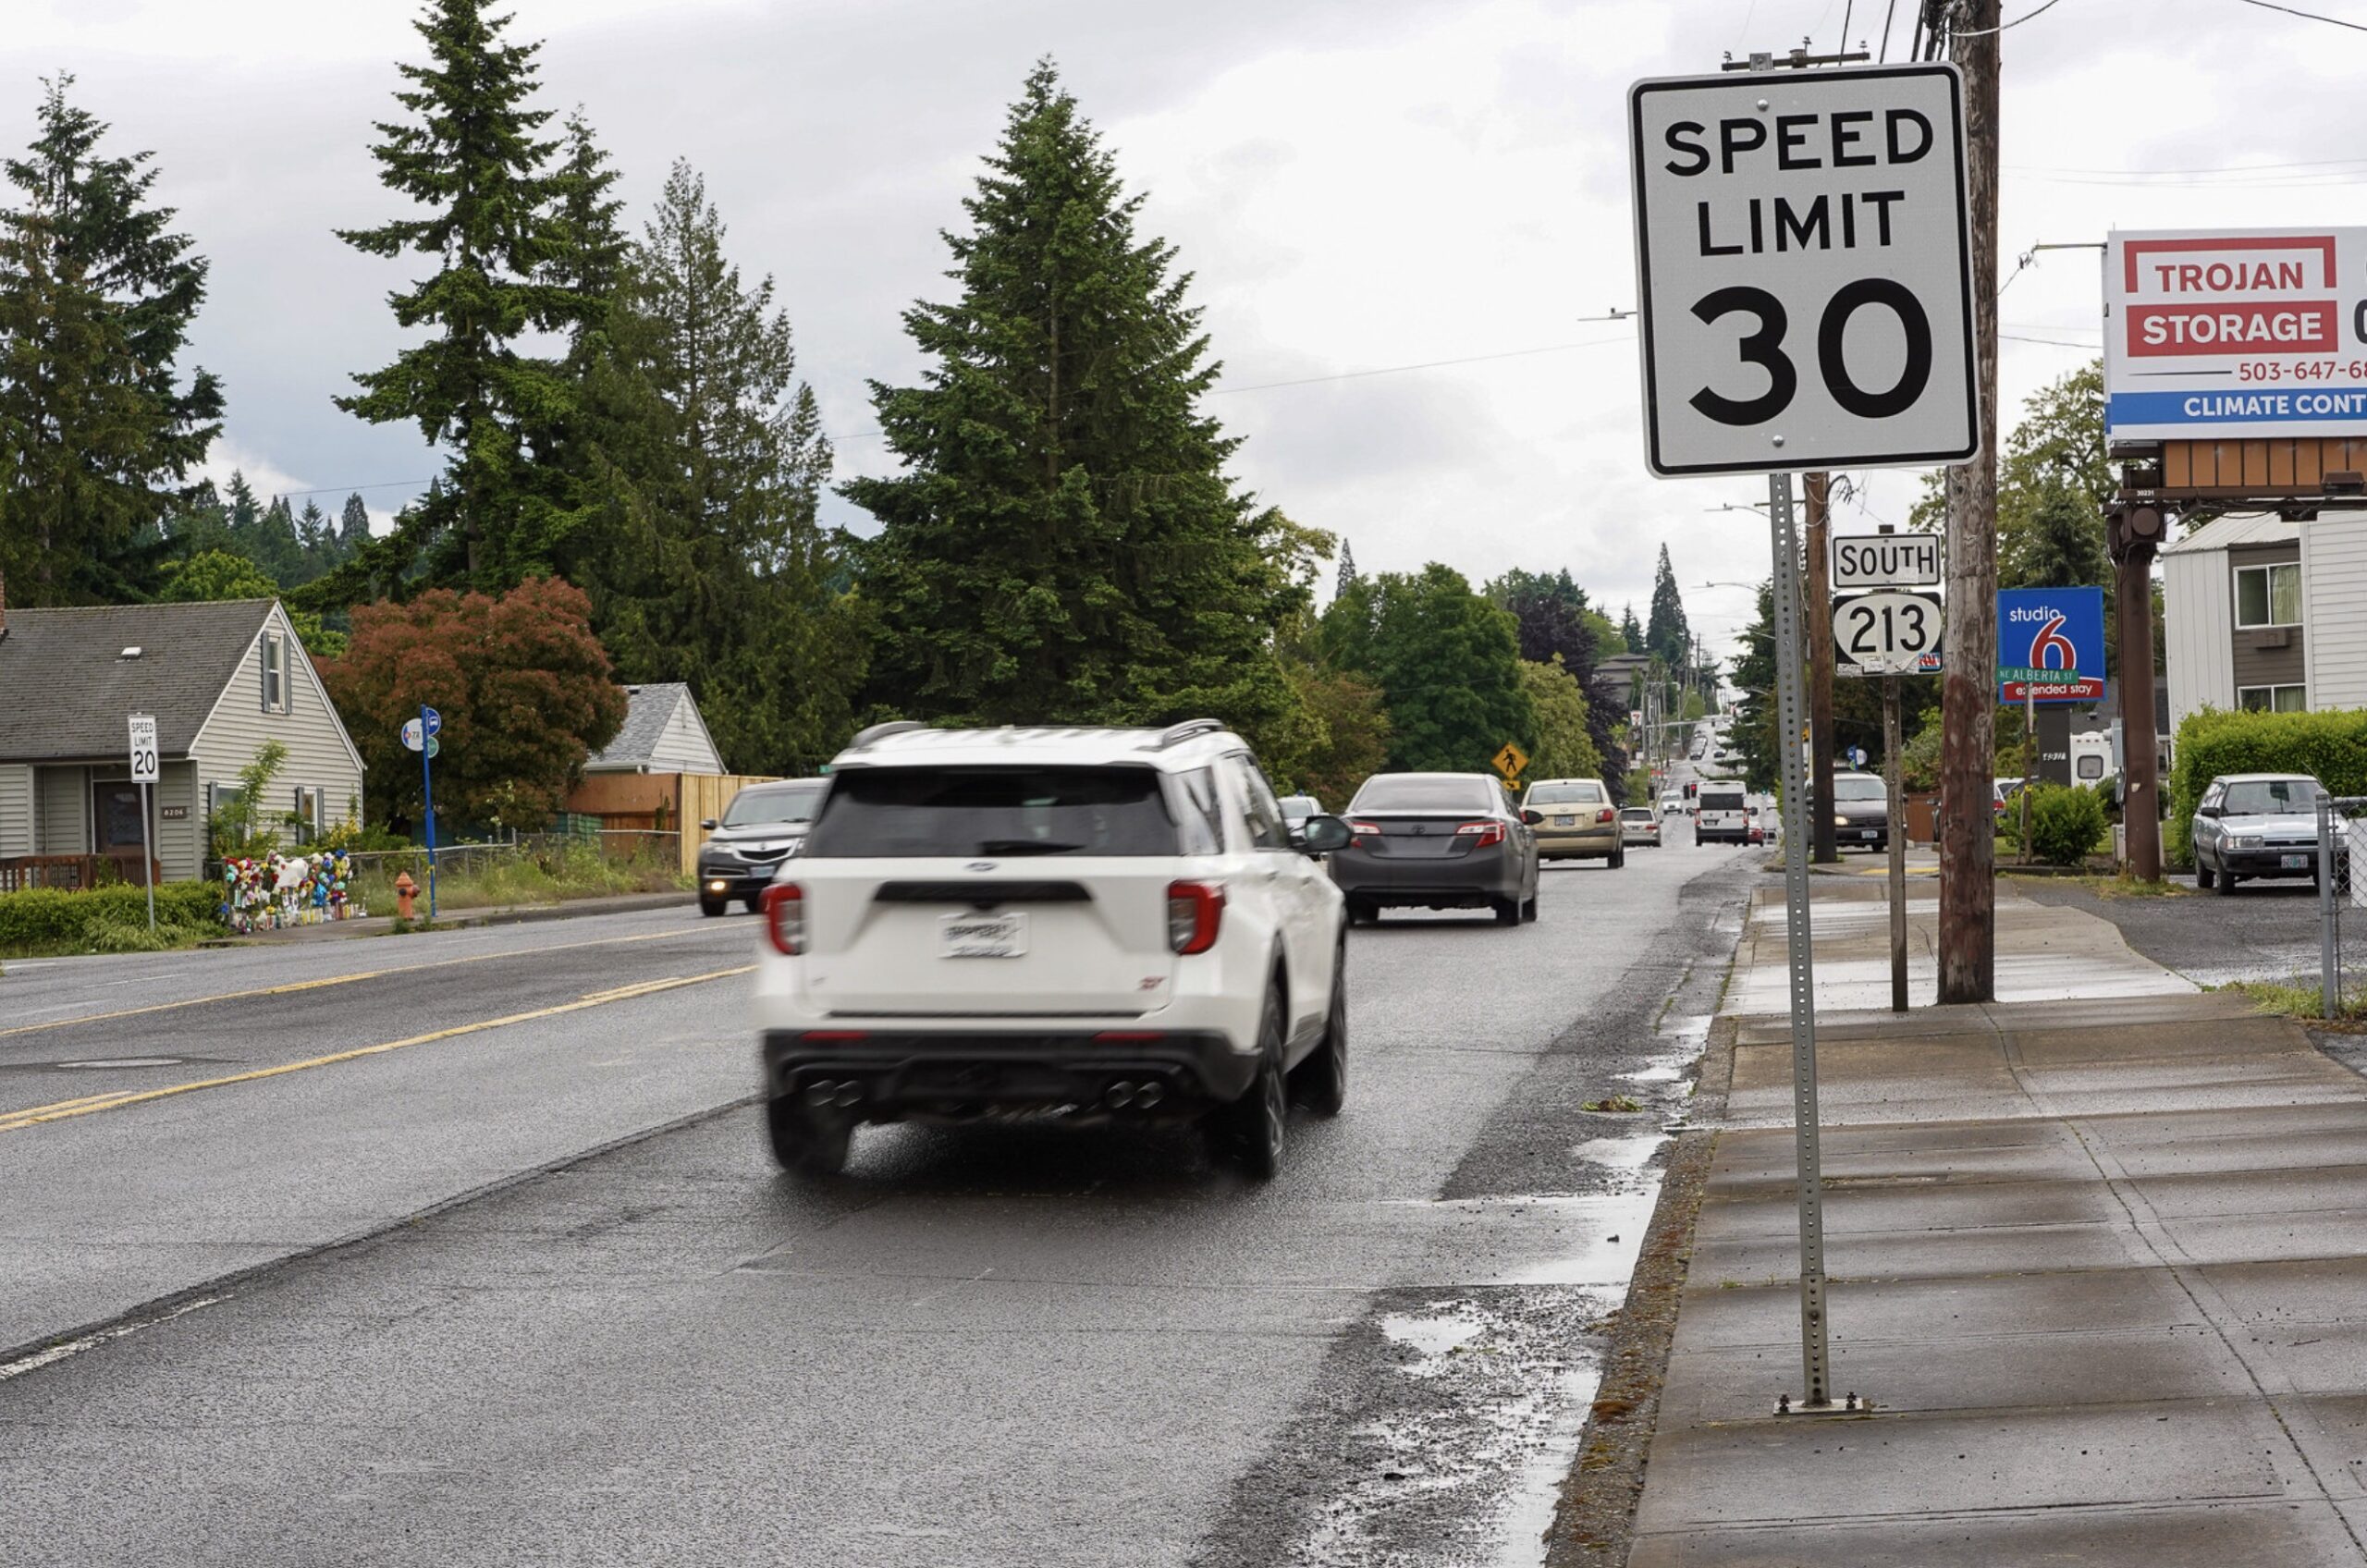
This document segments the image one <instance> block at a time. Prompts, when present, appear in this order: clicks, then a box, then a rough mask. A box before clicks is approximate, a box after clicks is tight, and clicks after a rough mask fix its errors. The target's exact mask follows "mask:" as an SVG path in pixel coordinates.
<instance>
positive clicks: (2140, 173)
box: [2005, 158, 2367, 178]
mask: <svg viewBox="0 0 2367 1568" xmlns="http://www.w3.org/2000/svg"><path fill="white" fill-rule="evenodd" d="M2353 164H2367V158H2315V159H2311V160H2308V161H2306V162H2300V163H2276V164H2218V165H2212V166H2211V167H2208V168H2192V169H2102V168H2097V169H2091V168H2079V167H2075V166H2065V167H2058V166H2056V165H2049V164H2007V165H2005V167H2006V168H2007V169H2009V170H2011V171H2013V172H2014V173H2016V174H2091V175H2097V174H2100V175H2127V176H2129V177H2130V178H2150V177H2152V176H2155V175H2161V176H2169V175H2192V174H2258V173H2262V172H2264V171H2268V170H2274V169H2327V168H2348V167H2349V166H2350V165H2353Z"/></svg>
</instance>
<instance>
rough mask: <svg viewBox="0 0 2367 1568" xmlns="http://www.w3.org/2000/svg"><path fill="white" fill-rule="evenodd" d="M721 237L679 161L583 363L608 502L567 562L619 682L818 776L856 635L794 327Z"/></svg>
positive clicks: (754, 768) (727, 738)
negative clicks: (684, 706)
mask: <svg viewBox="0 0 2367 1568" xmlns="http://www.w3.org/2000/svg"><path fill="white" fill-rule="evenodd" d="M724 237H725V229H724V225H723V222H722V219H721V218H720V217H719V216H718V215H717V212H716V210H715V208H714V206H713V204H712V203H710V202H708V201H707V198H706V188H705V183H704V182H703V181H702V180H701V179H700V178H699V176H698V175H697V173H696V172H695V171H694V170H693V169H692V168H691V166H690V165H688V164H686V163H677V164H676V165H674V169H673V173H672V174H671V175H670V176H669V177H668V179H667V181H666V189H665V191H664V193H663V195H662V196H661V197H660V198H659V201H658V206H657V214H656V217H655V219H653V220H652V222H651V223H650V224H649V226H648V228H647V230H646V234H645V238H644V239H643V240H642V242H641V243H639V244H638V245H636V246H634V247H633V248H632V252H631V255H630V258H629V265H628V267H627V269H626V273H625V282H624V285H623V287H622V288H621V291H620V292H619V294H618V297H617V302H616V307H615V309H614V311H613V312H611V313H610V316H609V319H608V320H607V324H606V325H605V326H604V328H603V329H602V333H601V340H600V341H599V342H598V343H596V344H595V345H593V346H592V352H591V353H590V354H588V355H587V364H586V369H587V374H588V381H587V386H586V400H585V410H586V424H585V429H586V432H587V435H588V447H587V458H588V472H587V477H588V485H587V493H588V494H589V495H591V496H596V497H599V501H598V504H596V505H595V506H592V507H590V508H588V509H587V511H586V514H585V519H584V521H583V526H582V527H581V529H580V530H579V531H578V533H577V534H576V536H575V537H574V539H573V540H572V541H571V542H570V546H569V548H568V549H567V550H565V551H563V552H562V554H561V558H562V564H563V565H565V566H566V567H567V568H568V570H569V573H570V576H571V577H572V578H573V580H574V581H575V582H578V583H580V584H582V585H583V587H585V588H586V589H587V591H588V592H589V593H590V595H591V600H592V606H593V624H594V626H595V628H596V629H597V630H598V631H599V633H600V636H601V640H602V641H603V642H604V643H606V644H607V647H608V648H609V650H610V652H611V653H612V654H613V655H614V656H615V658H616V660H617V669H618V676H619V679H620V680H629V681H643V680H683V681H687V682H689V683H690V686H691V688H692V690H693V692H694V693H695V694H696V695H697V697H698V699H699V704H700V707H701V709H702V710H703V711H704V712H705V716H706V720H707V725H708V728H709V729H711V730H713V732H714V735H715V741H716V745H717V748H718V749H719V750H720V751H721V752H722V753H723V757H724V761H725V763H726V765H727V766H730V767H731V768H733V769H734V770H735V771H738V772H742V773H788V772H811V771H813V770H815V769H816V768H817V767H818V766H820V765H821V764H822V762H824V761H825V760H827V759H828V756H829V755H830V754H831V753H833V752H834V751H836V750H837V749H838V747H839V746H840V744H841V743H842V742H843V741H845V739H846V736H847V733H848V732H849V731H850V730H851V729H852V727H853V701H854V694H855V688H856V686H857V685H858V684H859V682H860V681H861V680H862V676H863V667H864V656H865V640H864V638H863V636H862V634H861V631H860V629H859V623H858V621H857V619H856V610H855V606H853V604H852V601H851V599H850V597H849V595H848V594H847V593H846V592H845V589H844V586H843V580H844V577H845V575H846V573H845V568H844V562H843V559H842V546H841V542H840V539H839V537H838V536H837V535H836V534H835V533H833V532H832V531H829V530H826V529H825V528H824V527H823V526H822V524H821V521H820V516H819V510H820V502H821V495H822V487H823V485H824V484H826V483H827V482H828V477H829V472H830V462H831V455H830V447H829V443H828V441H827V440H826V439H825V438H824V436H823V435H822V429H821V412H820V410H819V408H818V406H817V405H816V402H815V398H814V393H813V389H812V388H811V387H809V386H805V385H804V384H803V383H802V382H800V381H798V380H797V379H796V366H797V360H796V355H795V352H794V350H793V348H792V345H791V334H790V324H789V318H788V317H787V315H786V314H784V313H783V312H780V311H779V310H778V309H776V308H775V305H774V289H773V280H772V279H771V278H770V277H766V278H763V279H761V280H759V281H757V282H755V283H754V284H753V285H752V284H749V283H746V282H744V281H743V280H742V276H741V274H740V269H739V268H738V267H737V266H735V265H734V264H732V263H731V262H730V258H729V257H728V256H727V255H726V254H725V251H724Z"/></svg>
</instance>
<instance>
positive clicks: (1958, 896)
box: [1934, 0, 2000, 1002]
mask: <svg viewBox="0 0 2367 1568" xmlns="http://www.w3.org/2000/svg"><path fill="white" fill-rule="evenodd" d="M1934 8H1935V9H1936V8H1937V7H1936V6H1935V7H1934ZM1999 10H2000V6H1999V0H1959V4H1958V5H1957V6H1956V31H1955V33H1954V35H1953V36H1952V37H1951V39H1950V42H1949V57H1950V58H1951V59H1953V60H1954V61H1955V62H1956V68H1957V69H1958V70H1959V71H1960V72H1962V73H1963V78H1964V103H1965V140H1966V143H1967V145H1966V158H1965V162H1966V170H1965V176H1966V190H1965V195H1966V205H1967V206H1968V209H1969V216H1970V218H1971V227H1972V301H1973V358H1974V368H1975V379H1976V382H1977V388H1976V390H1977V394H1978V397H1979V399H1980V404H1981V416H1980V417H1981V452H1980V455H1979V456H1977V457H1976V458H1974V459H1973V460H1972V461H1971V462H1969V463H1967V464H1965V465H1963V466H1962V467H1959V468H1952V469H1950V470H1949V471H1948V530H1947V543H1948V560H1947V582H1948V595H1947V634H1946V643H1945V646H1946V648H1947V653H1946V655H1945V658H1944V664H1945V666H1946V672H1945V674H1944V676H1943V677H1942V682H1941V698H1940V725H1941V729H1940V802H1941V812H1940V825H1939V826H1940V833H1939V838H1940V933H1939V935H1940V951H1939V960H1940V975H1939V979H1940V986H1939V998H1938V999H1939V1000H1940V1001H1942V1002H1985V1001H1989V1000H1992V999H1993V998H1995V996H1996V992H1997V884H1996V876H1997V865H1996V861H1997V839H1996V829H1995V827H1993V823H1992V820H1991V816H1990V811H1989V802H1990V797H1991V793H1992V791H1993V790H1994V789H1995V787H1996V786H1995V785H1994V783H1993V777H1994V774H1993V768H1994V764H1995V759H1994V755H1993V753H1994V751H1995V733H1994V729H1993V723H1994V718H1995V714H1996V707H1997V54H1998V50H1997V39H1998V33H1997V27H1998V16H1999Z"/></svg>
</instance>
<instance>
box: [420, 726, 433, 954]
mask: <svg viewBox="0 0 2367 1568" xmlns="http://www.w3.org/2000/svg"><path fill="white" fill-rule="evenodd" d="M433 739H434V738H433V737H432V736H430V735H429V734H428V733H427V708H426V706H425V704H422V705H421V707H420V710H419V792H420V796H421V799H422V801H423V802H424V804H425V806H426V808H427V810H426V816H427V918H428V919H429V920H430V921H433V920H434V919H435V764H434V762H432V761H431V760H430V758H429V756H428V745H429V743H430V741H432V740H433Z"/></svg>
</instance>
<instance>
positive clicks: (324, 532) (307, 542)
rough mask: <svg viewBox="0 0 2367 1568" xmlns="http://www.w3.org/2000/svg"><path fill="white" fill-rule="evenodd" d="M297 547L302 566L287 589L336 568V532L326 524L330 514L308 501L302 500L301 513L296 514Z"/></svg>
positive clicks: (308, 498) (317, 504)
mask: <svg viewBox="0 0 2367 1568" xmlns="http://www.w3.org/2000/svg"><path fill="white" fill-rule="evenodd" d="M296 544H297V546H298V548H299V549H300V550H301V551H302V552H303V557H304V564H303V567H302V568H301V570H300V571H299V572H298V574H297V577H296V582H295V583H290V584H289V585H288V586H290V587H293V586H295V585H296V584H297V583H304V582H312V581H313V579H314V578H316V577H319V576H321V575H322V574H323V573H325V572H328V571H331V570H335V569H336V568H337V563H338V560H339V557H338V554H337V529H336V527H335V526H334V525H333V524H332V523H331V522H330V521H329V514H328V513H326V512H325V511H323V510H321V504H320V503H319V502H318V501H315V500H313V499H311V498H310V497H307V498H306V499H305V502H304V509H303V510H302V511H300V512H298V513H297V514H296Z"/></svg>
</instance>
